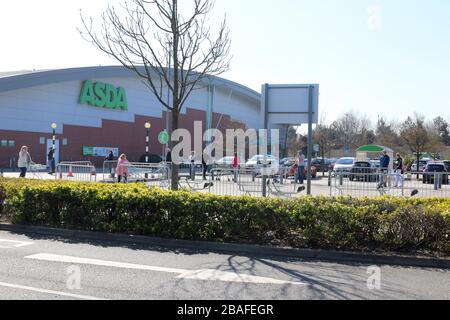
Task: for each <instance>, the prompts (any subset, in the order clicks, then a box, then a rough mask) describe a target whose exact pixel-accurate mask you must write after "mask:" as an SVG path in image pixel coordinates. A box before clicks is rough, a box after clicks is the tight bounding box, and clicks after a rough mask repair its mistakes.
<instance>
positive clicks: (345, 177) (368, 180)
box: [329, 171, 450, 198]
mask: <svg viewBox="0 0 450 320" xmlns="http://www.w3.org/2000/svg"><path fill="white" fill-rule="evenodd" d="M448 177H449V174H448V173H441V172H430V173H423V172H420V173H419V172H415V173H406V174H401V173H395V172H394V173H392V172H370V171H367V172H357V173H354V172H353V173H352V172H333V173H331V174H330V177H329V187H330V196H353V197H376V196H382V195H390V196H398V197H411V196H416V197H423V198H426V197H450V185H449V179H448Z"/></svg>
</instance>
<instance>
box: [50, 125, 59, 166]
mask: <svg viewBox="0 0 450 320" xmlns="http://www.w3.org/2000/svg"><path fill="white" fill-rule="evenodd" d="M57 128H58V125H57V124H56V123H52V130H53V140H52V150H53V157H52V159H49V160H50V161H51V163H50V166H51V169H52V174H54V173H55V165H56V164H55V161H56V160H55V152H56V129H57Z"/></svg>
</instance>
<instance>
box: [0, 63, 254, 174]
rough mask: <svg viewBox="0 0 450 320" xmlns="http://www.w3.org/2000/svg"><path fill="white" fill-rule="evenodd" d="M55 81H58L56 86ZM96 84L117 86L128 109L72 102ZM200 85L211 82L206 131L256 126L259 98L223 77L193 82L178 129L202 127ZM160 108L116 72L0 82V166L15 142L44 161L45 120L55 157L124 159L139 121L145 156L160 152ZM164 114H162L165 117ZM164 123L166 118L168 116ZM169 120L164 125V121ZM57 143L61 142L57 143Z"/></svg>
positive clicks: (131, 151) (13, 155)
mask: <svg viewBox="0 0 450 320" xmlns="http://www.w3.org/2000/svg"><path fill="white" fill-rule="evenodd" d="M58 80H61V81H58ZM86 80H89V81H92V82H93V83H96V82H103V83H108V84H111V85H112V86H114V87H116V88H118V87H122V88H124V89H125V92H126V96H127V102H128V110H126V111H124V110H111V109H106V108H100V107H93V106H90V105H84V104H80V103H79V102H80V94H81V92H82V87H83V84H84V81H86ZM207 85H213V86H214V88H215V90H214V99H213V106H212V108H210V109H212V112H213V114H212V127H213V128H219V129H222V130H223V131H225V130H226V129H227V128H230V127H236V126H239V127H243V126H246V127H254V128H257V124H258V117H259V107H260V103H259V94H258V93H256V92H254V91H252V90H250V89H248V88H245V87H243V86H241V85H238V84H236V83H233V82H229V81H227V80H224V79H220V78H214V81H212V83H207V84H200V86H199V88H198V89H197V90H194V91H193V92H192V95H191V96H190V98H189V99H188V100H187V101H186V104H185V106H184V108H183V110H182V115H181V118H180V127H181V128H185V129H188V130H189V131H190V132H192V133H193V128H194V121H202V122H203V126H204V127H203V129H206V118H207V114H206V112H207V110H208V90H207ZM165 110H166V109H165V108H164V107H163V106H162V105H161V103H160V102H159V101H158V100H157V99H156V98H155V97H154V96H153V95H152V94H151V93H150V91H149V89H148V88H147V87H146V86H145V85H144V84H143V82H142V81H141V80H140V79H138V78H136V77H133V76H132V75H131V74H130V73H129V72H127V71H126V70H123V68H121V67H112V68H111V67H105V68H103V67H99V68H85V69H83V68H81V69H67V70H57V71H49V72H41V73H39V74H38V75H37V74H30V75H19V76H17V75H16V76H7V77H2V78H0V168H9V167H11V166H12V167H14V166H15V165H16V162H17V154H18V151H19V149H20V146H22V145H28V146H29V147H30V151H31V153H32V157H33V160H34V161H35V162H38V163H44V164H45V162H46V152H47V139H51V138H52V130H51V127H50V126H51V123H53V122H55V123H57V124H58V129H57V139H58V140H59V142H60V147H59V155H60V160H62V161H66V160H67V161H68V160H72V161H75V160H91V161H94V162H96V164H101V162H102V161H103V158H101V157H96V158H93V157H89V156H84V155H83V152H82V151H83V147H84V146H91V147H108V148H119V150H120V152H124V153H126V154H127V155H128V156H129V158H130V160H132V161H139V160H140V159H141V158H142V156H143V154H144V152H145V134H146V130H145V128H144V124H145V122H150V123H152V129H151V132H150V141H151V143H150V151H151V153H152V154H157V155H163V150H164V148H163V146H161V145H160V144H159V142H158V140H157V137H158V134H159V133H160V132H161V131H163V130H165V129H166V116H167V113H166V111H165ZM169 116H170V115H169ZM169 119H170V118H169ZM169 123H170V121H169ZM63 142H65V143H63Z"/></svg>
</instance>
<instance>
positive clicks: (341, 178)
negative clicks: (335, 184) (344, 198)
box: [339, 174, 344, 187]
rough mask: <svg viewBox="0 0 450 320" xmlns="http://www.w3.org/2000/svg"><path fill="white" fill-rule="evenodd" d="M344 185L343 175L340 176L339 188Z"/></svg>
mask: <svg viewBox="0 0 450 320" xmlns="http://www.w3.org/2000/svg"><path fill="white" fill-rule="evenodd" d="M343 185H344V176H343V175H342V174H341V175H339V186H341V187H342V186H343Z"/></svg>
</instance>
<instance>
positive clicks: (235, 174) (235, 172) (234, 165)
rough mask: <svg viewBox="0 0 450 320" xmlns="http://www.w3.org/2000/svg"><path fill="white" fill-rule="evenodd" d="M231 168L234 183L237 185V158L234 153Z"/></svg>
mask: <svg viewBox="0 0 450 320" xmlns="http://www.w3.org/2000/svg"><path fill="white" fill-rule="evenodd" d="M231 168H232V169H233V173H234V182H236V183H237V177H238V170H239V158H238V154H237V152H235V153H234V158H233V162H232V163H231Z"/></svg>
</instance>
